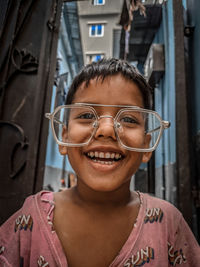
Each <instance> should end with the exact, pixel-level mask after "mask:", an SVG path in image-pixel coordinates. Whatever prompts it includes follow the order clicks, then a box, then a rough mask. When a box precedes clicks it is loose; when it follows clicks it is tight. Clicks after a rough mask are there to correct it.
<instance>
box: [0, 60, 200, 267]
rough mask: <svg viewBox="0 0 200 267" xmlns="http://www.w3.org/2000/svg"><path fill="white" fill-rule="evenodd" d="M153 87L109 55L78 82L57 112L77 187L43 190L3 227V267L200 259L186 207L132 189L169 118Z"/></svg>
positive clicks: (54, 119) (54, 118)
mask: <svg viewBox="0 0 200 267" xmlns="http://www.w3.org/2000/svg"><path fill="white" fill-rule="evenodd" d="M150 108H151V96H150V88H149V86H148V84H147V83H146V81H145V79H144V78H143V77H142V76H141V75H140V74H139V73H138V72H137V71H136V70H135V68H134V67H133V66H131V65H129V64H128V63H127V62H125V61H122V60H116V59H108V60H106V59H104V60H102V61H100V62H97V63H92V64H90V65H88V66H86V67H85V68H84V69H83V70H82V71H81V72H80V73H79V74H78V75H77V77H76V78H75V79H74V81H73V83H72V85H71V87H70V90H69V93H68V97H67V100H66V106H63V107H58V108H57V109H56V110H55V111H54V112H53V113H52V114H47V117H48V118H50V119H51V125H52V129H53V133H54V137H55V139H56V141H57V143H58V144H59V150H60V153H61V154H62V155H68V158H69V161H70V163H71V165H72V167H73V169H74V171H75V172H76V175H77V185H76V186H74V187H72V188H70V189H67V190H64V191H62V192H57V193H52V192H44V191H43V192H40V193H38V194H37V195H35V196H31V197H29V198H28V199H27V200H26V201H25V204H24V205H23V207H22V209H21V210H19V211H18V212H17V213H16V214H14V215H13V216H12V217H11V218H10V219H9V220H8V221H7V222H6V223H5V224H4V225H3V226H2V228H1V232H0V238H1V239H0V246H1V247H0V251H1V252H0V263H1V266H70V267H78V266H81V267H94V266H95V267H108V266H110V267H111V266H112V267H114V266H115V267H116V266H127V267H130V266H143V265H147V266H159V267H165V266H178V265H180V266H185V267H186V266H187V267H189V266H190V267H197V266H200V249H199V246H198V244H197V242H196V240H195V238H194V236H193V234H192V232H191V231H190V229H189V228H188V226H187V224H186V222H185V221H184V219H183V217H182V215H181V213H180V212H179V211H178V210H177V209H176V208H175V207H173V206H172V205H171V204H169V203H167V202H166V201H164V200H160V199H157V198H154V197H151V196H149V195H147V194H142V193H139V192H131V191H130V189H129V188H130V180H131V177H132V175H133V174H134V173H135V172H136V171H137V169H138V168H139V166H140V164H141V162H148V161H149V159H150V157H151V153H152V151H153V150H154V149H155V148H156V146H157V144H158V142H159V139H160V137H161V134H162V131H163V130H164V129H165V128H168V127H169V123H168V122H166V121H162V120H161V118H160V117H159V115H158V114H157V113H155V112H153V111H151V110H149V109H150Z"/></svg>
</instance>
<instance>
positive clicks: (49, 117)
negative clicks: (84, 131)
mask: <svg viewBox="0 0 200 267" xmlns="http://www.w3.org/2000/svg"><path fill="white" fill-rule="evenodd" d="M45 117H46V118H47V119H49V120H51V118H52V116H51V113H46V114H45ZM53 121H54V122H57V123H58V124H62V125H63V126H65V124H64V123H63V122H62V121H60V120H58V119H56V118H55V117H54V118H53Z"/></svg>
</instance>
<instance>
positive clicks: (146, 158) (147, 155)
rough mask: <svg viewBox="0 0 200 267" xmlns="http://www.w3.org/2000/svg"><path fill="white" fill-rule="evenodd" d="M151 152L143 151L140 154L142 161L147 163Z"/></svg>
mask: <svg viewBox="0 0 200 267" xmlns="http://www.w3.org/2000/svg"><path fill="white" fill-rule="evenodd" d="M151 155H152V152H144V153H143V155H142V162H143V163H147V162H148V161H149V160H150V158H151Z"/></svg>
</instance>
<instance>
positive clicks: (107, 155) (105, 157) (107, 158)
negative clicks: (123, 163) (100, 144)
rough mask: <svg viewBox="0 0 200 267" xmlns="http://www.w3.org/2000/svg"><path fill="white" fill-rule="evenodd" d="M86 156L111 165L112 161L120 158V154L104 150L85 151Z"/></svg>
mask: <svg viewBox="0 0 200 267" xmlns="http://www.w3.org/2000/svg"><path fill="white" fill-rule="evenodd" d="M86 156H87V157H88V158H90V159H91V160H92V161H94V162H97V163H101V164H106V165H112V164H113V163H114V162H116V161H119V160H121V159H122V157H123V156H122V154H120V153H116V152H109V151H107V152H104V151H89V152H87V153H86Z"/></svg>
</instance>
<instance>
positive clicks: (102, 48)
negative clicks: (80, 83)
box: [78, 0, 123, 64]
mask: <svg viewBox="0 0 200 267" xmlns="http://www.w3.org/2000/svg"><path fill="white" fill-rule="evenodd" d="M122 3H123V0H93V1H92V0H90V1H83V2H78V13H79V22H80V23H79V24H80V32H81V40H82V48H83V56H84V64H87V63H90V62H92V61H97V60H99V59H101V58H103V57H116V58H119V44H120V36H121V26H120V25H119V20H120V13H121V9H122Z"/></svg>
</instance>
